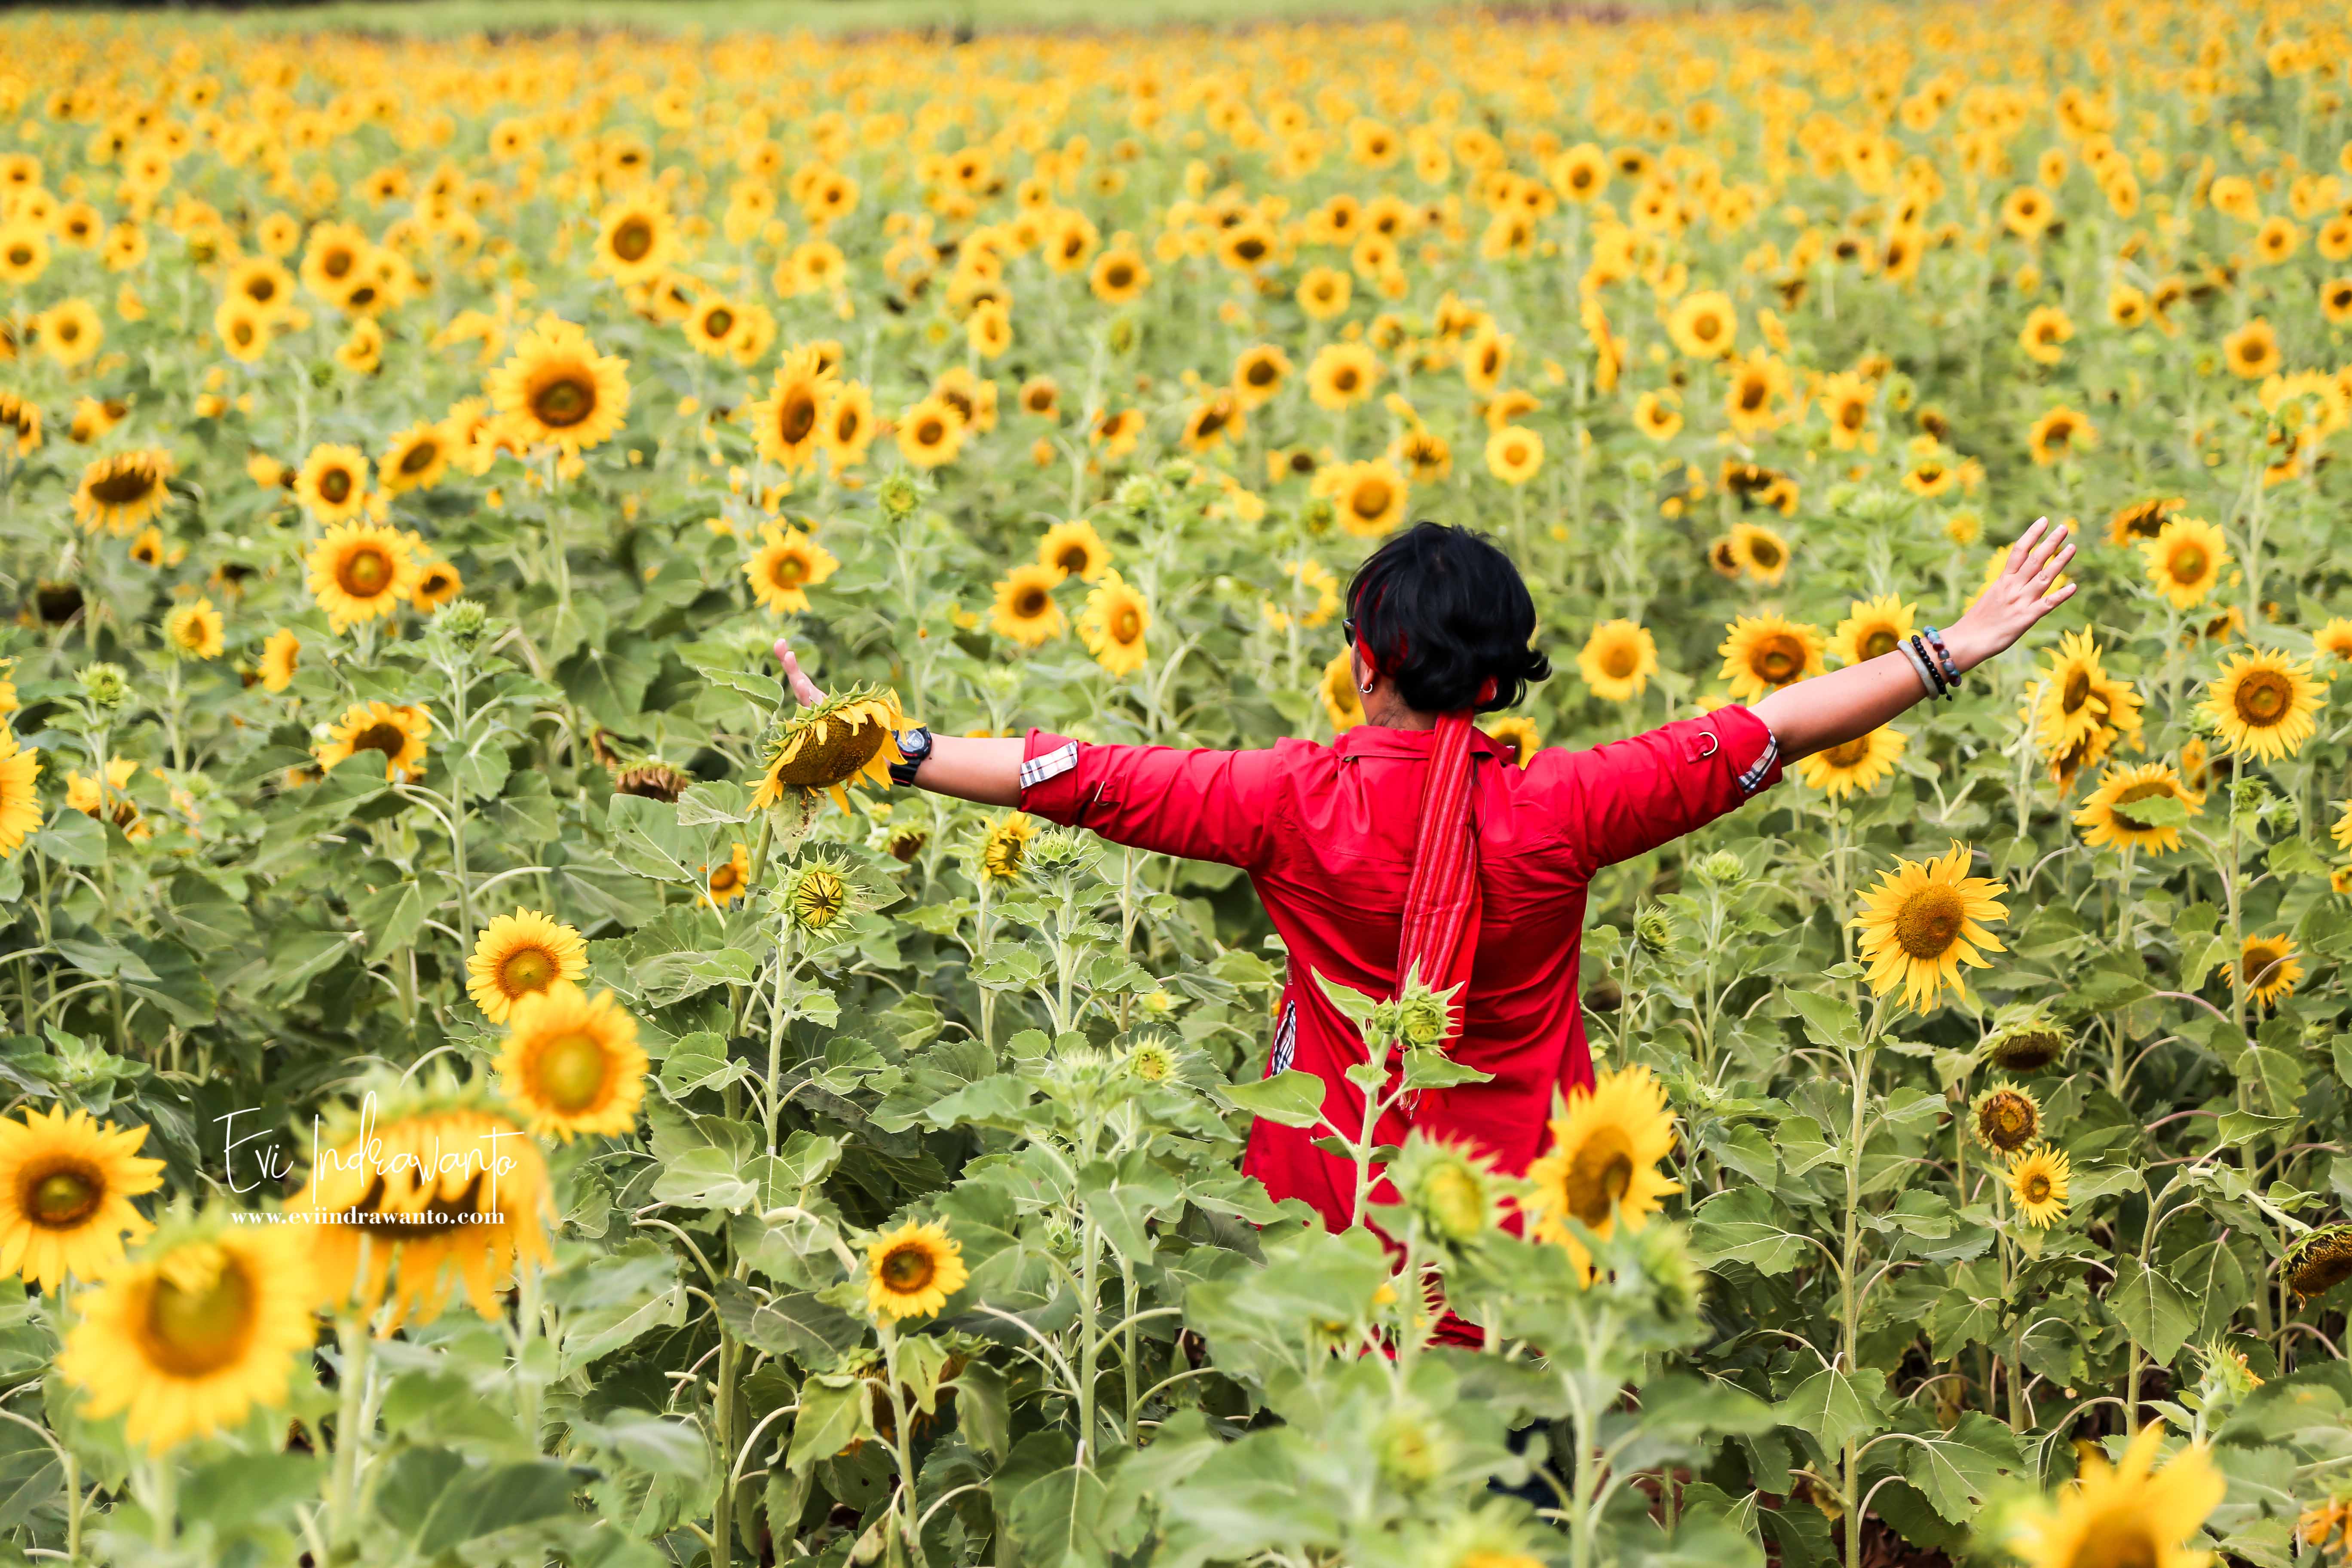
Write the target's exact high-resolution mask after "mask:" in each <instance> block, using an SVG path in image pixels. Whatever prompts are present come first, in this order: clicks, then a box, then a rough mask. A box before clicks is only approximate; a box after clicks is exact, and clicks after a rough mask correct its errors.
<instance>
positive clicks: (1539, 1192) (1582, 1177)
mask: <svg viewBox="0 0 2352 1568" xmlns="http://www.w3.org/2000/svg"><path fill="white" fill-rule="evenodd" d="M1674 1148H1675V1117H1674V1113H1673V1112H1672V1111H1670V1110H1667V1109H1666V1089H1665V1086H1664V1084H1662V1083H1660V1082H1658V1080H1657V1079H1654V1078H1653V1077H1651V1076H1650V1069H1649V1068H1645V1067H1642V1066H1639V1065H1636V1066H1633V1067H1628V1068H1620V1069H1618V1070H1616V1071H1604V1072H1602V1073H1601V1074H1600V1075H1599V1076H1598V1077H1597V1078H1596V1079H1595V1080H1594V1082H1593V1085H1592V1087H1591V1089H1577V1090H1575V1091H1573V1092H1571V1093H1570V1095H1569V1098H1568V1114H1567V1115H1566V1116H1564V1117H1562V1118H1560V1119H1559V1120H1558V1121H1554V1122H1553V1123H1552V1124H1551V1149H1550V1152H1548V1153H1546V1154H1545V1155H1544V1156H1543V1157H1542V1158H1541V1159H1539V1160H1538V1161H1536V1162H1535V1163H1534V1164H1532V1165H1530V1166H1528V1182H1529V1183H1530V1184H1532V1185H1533V1187H1534V1194H1533V1195H1532V1197H1531V1198H1530V1199H1529V1201H1528V1206H1529V1210H1530V1217H1531V1218H1532V1219H1533V1220H1534V1222H1535V1233H1536V1235H1537V1237H1538V1238H1539V1239H1541V1240H1545V1241H1553V1242H1558V1243H1559V1245H1560V1246H1562V1247H1566V1248H1567V1249H1568V1255H1569V1257H1570V1259H1571V1260H1572V1261H1573V1262H1574V1264H1575V1266H1576V1268H1577V1269H1578V1270H1579V1271H1580V1273H1582V1274H1583V1275H1584V1277H1585V1278H1586V1279H1588V1280H1589V1279H1591V1277H1592V1254H1591V1251H1589V1250H1588V1249H1587V1248H1586V1247H1585V1246H1584V1244H1583V1243H1582V1242H1581V1241H1580V1240H1579V1239H1577V1237H1575V1235H1574V1234H1573V1233H1571V1232H1570V1230H1569V1228H1568V1221H1570V1220H1571V1219H1573V1220H1576V1221H1578V1222H1579V1223H1580V1224H1581V1225H1582V1226H1584V1227H1585V1228H1586V1229H1587V1230H1589V1231H1591V1233H1592V1234H1593V1235H1595V1236H1597V1237H1604V1238H1605V1237H1608V1236H1609V1235H1610V1234H1611V1233H1612V1231H1613V1230H1614V1229H1615V1228H1616V1225H1617V1221H1618V1220H1619V1219H1620V1218H1621V1217H1622V1219H1623V1220H1624V1222H1625V1228H1626V1229H1628V1230H1640V1229H1641V1228H1642V1227H1643V1226H1645V1225H1647V1224H1648V1223H1649V1217H1650V1215H1654V1214H1655V1213H1657V1212H1658V1210H1659V1208H1660V1207H1661V1206H1662V1205H1660V1204H1659V1202H1658V1200H1659V1199H1660V1198H1662V1197H1664V1196H1665V1195H1666V1194H1669V1193H1677V1192H1680V1191H1682V1188H1681V1186H1680V1185H1679V1184H1676V1183H1674V1182H1670V1181H1668V1180H1666V1179H1665V1177H1664V1175H1663V1174H1662V1173H1660V1171H1659V1169H1658V1163H1659V1162H1660V1161H1662V1160H1664V1159H1665V1158H1666V1156H1667V1155H1669V1154H1671V1153H1673V1152H1674Z"/></svg>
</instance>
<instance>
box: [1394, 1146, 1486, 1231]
mask: <svg viewBox="0 0 2352 1568" xmlns="http://www.w3.org/2000/svg"><path fill="white" fill-rule="evenodd" d="M1390 1176H1391V1180H1393V1181H1394V1182H1395V1183H1396V1188H1397V1192H1398V1194H1400V1195H1401V1196H1402V1197H1403V1199H1404V1201H1405V1205H1406V1206H1407V1207H1408V1208H1409V1209H1411V1210H1412V1214H1413V1215H1414V1216H1415V1217H1416V1218H1418V1219H1419V1220H1420V1221H1421V1223H1422V1224H1423V1226H1427V1227H1428V1229H1429V1230H1431V1231H1433V1232H1434V1233H1435V1234H1436V1235H1437V1236H1439V1237H1442V1238H1444V1240H1447V1241H1450V1242H1453V1243H1454V1244H1455V1245H1457V1246H1459V1245H1463V1244H1465V1243H1468V1242H1473V1241H1475V1240H1477V1239H1478V1238H1479V1237H1483V1236H1488V1235H1491V1234H1493V1232H1494V1231H1495V1229H1496V1226H1499V1225H1501V1224H1502V1223H1503V1219H1504V1214H1503V1197H1504V1194H1505V1193H1506V1191H1507V1187H1506V1185H1505V1184H1504V1181H1503V1179H1502V1177H1501V1176H1500V1175H1499V1174H1498V1173H1497V1172H1496V1169H1495V1165H1494V1162H1493V1161H1492V1160H1490V1159H1488V1158H1486V1156H1484V1155H1482V1154H1479V1153H1478V1152H1475V1150H1473V1149H1471V1148H1468V1147H1465V1146H1463V1145H1459V1144H1454V1143H1449V1142H1440V1141H1438V1140H1435V1139H1432V1138H1429V1137H1427V1136H1425V1135H1424V1136H1422V1137H1418V1138H1408V1139H1407V1140H1406V1141H1405V1145H1404V1148H1403V1150H1402V1152H1400V1153H1399V1154H1398V1156H1397V1161H1396V1163H1395V1164H1394V1165H1393V1166H1391V1167H1390Z"/></svg>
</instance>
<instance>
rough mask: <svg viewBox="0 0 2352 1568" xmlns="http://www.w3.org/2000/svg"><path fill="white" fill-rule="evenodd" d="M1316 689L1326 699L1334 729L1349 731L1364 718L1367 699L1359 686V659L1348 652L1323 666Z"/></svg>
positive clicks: (1328, 713)
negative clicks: (1357, 679) (1358, 688)
mask: <svg viewBox="0 0 2352 1568" xmlns="http://www.w3.org/2000/svg"><path fill="white" fill-rule="evenodd" d="M1315 690H1316V695H1317V696H1318V697H1320V698H1321V699H1322V700H1323V711H1324V712H1325V713H1326V714H1327V715H1328V716H1329V718H1330V720H1331V729H1332V732H1333V733H1335V734H1345V733H1346V732H1347V731H1349V730H1352V729H1354V728H1355V727H1356V726H1357V725H1359V724H1360V723H1362V722H1363V721H1364V699H1363V695H1362V693H1360V692H1359V691H1358V690H1357V689H1356V667H1355V661H1354V660H1352V659H1350V658H1349V657H1348V656H1347V655H1346V654H1344V653H1343V654H1340V655H1339V656H1338V657H1336V658H1333V659H1332V660H1331V662H1330V663H1328V664H1327V665H1325V666H1324V667H1323V679H1321V680H1320V681H1318V683H1317V684H1316V689H1315Z"/></svg>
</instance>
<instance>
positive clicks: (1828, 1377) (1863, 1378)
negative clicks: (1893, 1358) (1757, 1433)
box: [1780, 1366, 1889, 1455]
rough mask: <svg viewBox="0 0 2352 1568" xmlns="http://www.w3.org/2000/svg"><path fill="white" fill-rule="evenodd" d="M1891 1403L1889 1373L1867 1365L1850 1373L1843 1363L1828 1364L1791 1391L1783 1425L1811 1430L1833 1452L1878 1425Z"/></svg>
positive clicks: (1782, 1415)
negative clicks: (1888, 1384)
mask: <svg viewBox="0 0 2352 1568" xmlns="http://www.w3.org/2000/svg"><path fill="white" fill-rule="evenodd" d="M1888 1405H1889V1401H1888V1399H1887V1397H1886V1374H1885V1373H1883V1372H1880V1371H1878V1370H1877V1369H1876V1368H1874V1367H1864V1368H1863V1369H1862V1371H1861V1373H1859V1374H1857V1375H1853V1376H1849V1375H1848V1374H1847V1373H1846V1372H1845V1370H1844V1369H1843V1368H1842V1367H1833V1366H1825V1367H1823V1368H1822V1370H1821V1371H1819V1372H1817V1373H1813V1375H1812V1376H1811V1377H1809V1378H1807V1379H1805V1381H1804V1382H1802V1383H1801V1384H1797V1386H1796V1387H1794V1388H1792V1389H1790V1391H1789V1396H1788V1397H1787V1398H1786V1399H1784V1400H1782V1401H1781V1402H1780V1422H1781V1425H1783V1426H1793V1427H1795V1428H1796V1429H1797V1430H1798V1431H1800V1432H1804V1433H1809V1434H1810V1435H1811V1436H1812V1438H1813V1439H1814V1441H1816V1442H1818V1443H1819V1444H1821V1446H1822V1453H1823V1454H1825V1455H1830V1454H1835V1453H1837V1452H1838V1451H1839V1450H1841V1449H1843V1447H1845V1446H1846V1444H1847V1442H1848V1441H1850V1440H1851V1439H1853V1438H1855V1437H1858V1436H1862V1435H1863V1434H1864V1433H1865V1432H1869V1431H1872V1430H1874V1429H1875V1428H1876V1427H1878V1426H1880V1425H1881V1424H1882V1423H1883V1422H1884V1421H1885V1417H1886V1415H1887V1413H1888Z"/></svg>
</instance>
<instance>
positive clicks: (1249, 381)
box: [1234, 343, 1290, 408]
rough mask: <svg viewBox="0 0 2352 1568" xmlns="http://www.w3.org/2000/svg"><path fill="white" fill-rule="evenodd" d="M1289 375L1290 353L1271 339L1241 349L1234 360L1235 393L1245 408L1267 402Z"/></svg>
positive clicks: (1280, 388)
mask: <svg viewBox="0 0 2352 1568" xmlns="http://www.w3.org/2000/svg"><path fill="white" fill-rule="evenodd" d="M1289 378H1290V356H1289V355H1288V354H1286V353H1283V352H1282V351H1281V350H1280V349H1278V348H1276V347H1275V346H1274V345H1273V344H1272V343H1259V344H1256V345H1255V346H1254V347H1251V348H1246V349H1244V350H1243V351H1242V352H1241V353H1240V354H1239V355H1238V356H1237V357H1236V358H1235V359H1234V396H1235V397H1237V398H1239V399H1240V400H1241V405H1242V406H1243V407H1244V408H1258V407H1262V406H1264V405H1265V404H1266V403H1268V402H1270V401H1271V400H1272V399H1273V397H1274V395H1275V394H1276V393H1277V392H1280V391H1281V390H1282V384H1283V383H1284V382H1285V381H1286V380H1288V379H1289Z"/></svg>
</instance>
